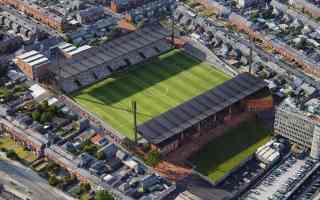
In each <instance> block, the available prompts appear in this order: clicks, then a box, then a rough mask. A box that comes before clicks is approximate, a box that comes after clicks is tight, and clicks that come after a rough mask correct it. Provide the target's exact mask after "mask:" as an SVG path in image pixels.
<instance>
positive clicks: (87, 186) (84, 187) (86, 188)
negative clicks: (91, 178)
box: [80, 183, 91, 193]
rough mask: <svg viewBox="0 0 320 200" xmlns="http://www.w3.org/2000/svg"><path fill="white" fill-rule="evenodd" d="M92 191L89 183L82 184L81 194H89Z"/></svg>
mask: <svg viewBox="0 0 320 200" xmlns="http://www.w3.org/2000/svg"><path fill="white" fill-rule="evenodd" d="M90 190H91V185H90V184H89V183H80V191H81V193H87V192H89V191H90Z"/></svg>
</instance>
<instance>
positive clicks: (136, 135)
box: [132, 101, 138, 144]
mask: <svg viewBox="0 0 320 200" xmlns="http://www.w3.org/2000/svg"><path fill="white" fill-rule="evenodd" d="M132 114H133V131H134V141H135V143H136V144H137V143H138V129H137V102H136V101H132Z"/></svg>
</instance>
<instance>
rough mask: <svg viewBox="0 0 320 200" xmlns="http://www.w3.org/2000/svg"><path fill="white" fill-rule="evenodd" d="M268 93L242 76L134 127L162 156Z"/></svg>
mask: <svg viewBox="0 0 320 200" xmlns="http://www.w3.org/2000/svg"><path fill="white" fill-rule="evenodd" d="M265 93H268V88H267V84H266V83H265V82H264V81H263V80H261V79H258V78H257V77H254V76H252V75H250V74H249V73H243V74H240V75H238V76H236V77H234V78H233V79H231V80H228V81H226V82H224V83H223V84H221V85H219V86H217V87H214V88H212V89H211V90H208V91H207V92H205V93H203V94H201V95H199V96H196V97H194V98H192V99H191V100H189V101H187V102H185V103H183V104H181V105H179V106H177V107H175V108H173V109H171V110H169V111H167V112H164V113H163V114H161V115H159V116H157V117H154V118H152V119H150V120H149V121H146V122H144V123H143V124H140V125H138V127H137V130H138V133H139V134H140V135H141V136H142V137H143V138H144V139H146V140H147V141H148V142H149V143H150V144H151V145H152V147H153V148H154V149H158V150H159V151H160V152H161V153H162V154H167V153H169V152H171V151H174V150H175V149H177V148H178V147H179V146H181V145H183V143H184V141H187V140H192V139H194V138H197V137H199V136H200V135H201V134H204V133H206V132H208V131H209V130H211V129H214V128H215V127H217V126H219V125H222V124H224V122H225V121H227V120H229V119H230V118H231V117H232V115H234V114H237V113H241V112H244V111H248V110H249V109H248V101H250V100H252V99H255V98H257V96H259V95H260V94H265Z"/></svg>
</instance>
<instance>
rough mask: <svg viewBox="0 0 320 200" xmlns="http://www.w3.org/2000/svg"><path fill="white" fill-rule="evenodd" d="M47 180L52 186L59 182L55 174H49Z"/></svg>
mask: <svg viewBox="0 0 320 200" xmlns="http://www.w3.org/2000/svg"><path fill="white" fill-rule="evenodd" d="M48 182H49V184H50V185H52V186H57V185H58V184H59V183H60V180H59V179H58V178H57V177H56V176H50V177H49V180H48Z"/></svg>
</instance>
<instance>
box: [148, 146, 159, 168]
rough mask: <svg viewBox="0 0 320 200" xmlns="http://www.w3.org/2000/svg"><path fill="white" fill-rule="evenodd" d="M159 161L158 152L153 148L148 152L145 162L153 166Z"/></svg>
mask: <svg viewBox="0 0 320 200" xmlns="http://www.w3.org/2000/svg"><path fill="white" fill-rule="evenodd" d="M159 162H160V153H159V151H157V150H153V151H151V152H149V153H148V157H147V160H146V163H147V164H148V165H151V166H155V165H157V164H158V163H159Z"/></svg>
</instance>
